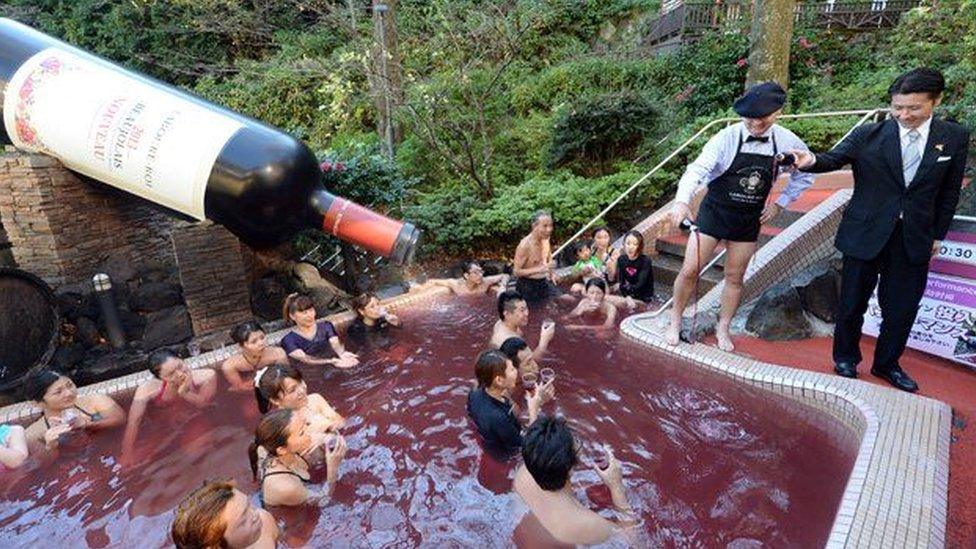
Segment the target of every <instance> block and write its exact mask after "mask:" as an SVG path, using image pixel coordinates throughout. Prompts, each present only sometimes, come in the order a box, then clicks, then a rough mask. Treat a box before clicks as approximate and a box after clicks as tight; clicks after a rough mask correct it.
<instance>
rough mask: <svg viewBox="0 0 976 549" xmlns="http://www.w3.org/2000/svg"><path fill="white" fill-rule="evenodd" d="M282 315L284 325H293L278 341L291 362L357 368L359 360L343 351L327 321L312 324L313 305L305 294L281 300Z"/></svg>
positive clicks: (334, 331) (293, 295)
mask: <svg viewBox="0 0 976 549" xmlns="http://www.w3.org/2000/svg"><path fill="white" fill-rule="evenodd" d="M282 316H283V317H284V319H285V322H286V323H288V324H291V325H294V328H292V331H291V333H289V334H288V335H286V336H285V337H284V338H282V340H281V346H282V347H283V348H284V349H285V353H287V354H288V357H289V358H291V359H292V360H295V361H296V362H300V363H302V364H306V365H308V366H326V365H329V366H335V367H336V368H342V369H346V368H352V367H354V366H357V365H359V357H358V356H356V354H355V353H351V352H349V351H347V350H346V348H345V346H343V344H342V341H340V340H339V332H337V331H336V328H335V326H334V325H333V324H332V323H331V322H329V321H328V320H321V321H319V322H316V321H315V302H314V301H312V298H311V297H309V296H308V295H305V294H298V293H294V294H291V295H289V296H288V297H287V298H285V304H284V307H283V312H282Z"/></svg>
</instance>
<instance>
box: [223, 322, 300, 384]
mask: <svg viewBox="0 0 976 549" xmlns="http://www.w3.org/2000/svg"><path fill="white" fill-rule="evenodd" d="M265 336H266V334H265V333H264V329H263V328H261V325H260V324H258V323H257V322H255V321H253V320H249V321H247V322H244V323H242V324H238V325H237V326H235V327H234V329H233V330H231V332H230V337H231V339H233V340H234V342H235V343H237V344H238V345H240V347H241V352H240V353H239V354H236V355H234V356H232V357H230V358H228V359H227V360H225V361H224V363H223V364H221V365H220V369H221V371H222V372H223V373H224V378H225V379H226V380H227V384H228V385H230V390H231V391H237V392H244V391H250V390H251V389H252V388H253V387H254V381H253V379H245V378H244V376H243V375H242V374H248V373H251V372H256V371H258V370H260V369H262V368H267V367H268V366H270V365H272V364H276V363H281V362H286V361H287V360H288V355H286V354H285V350H284V349H282V348H281V347H278V346H275V345H268V343H267V340H266V339H265Z"/></svg>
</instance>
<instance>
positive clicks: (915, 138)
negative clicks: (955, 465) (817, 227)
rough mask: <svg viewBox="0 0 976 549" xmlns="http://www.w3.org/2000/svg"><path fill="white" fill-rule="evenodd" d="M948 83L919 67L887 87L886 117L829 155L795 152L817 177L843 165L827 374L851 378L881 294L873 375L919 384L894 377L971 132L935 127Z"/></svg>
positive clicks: (940, 123) (948, 217) (910, 387)
mask: <svg viewBox="0 0 976 549" xmlns="http://www.w3.org/2000/svg"><path fill="white" fill-rule="evenodd" d="M944 89H945V78H944V77H943V76H942V73H940V72H939V71H937V70H933V69H927V68H919V69H915V70H912V71H909V72H906V73H905V74H902V75H901V76H899V77H898V78H897V79H895V81H894V83H892V84H891V87H890V88H889V89H888V95H889V98H890V106H891V118H890V119H888V120H885V121H883V122H879V123H876V124H865V125H863V126H858V127H857V128H855V129H854V131H852V132H851V133H850V135H848V136H847V137H846V138H845V139H844V140H843V141H841V142H840V143H839V144H838V145H837V146H836V147H834V148H833V149H831V150H830V151H828V152H824V153H817V154H816V155H814V154H813V153H810V152H809V151H793V152H794V155H795V157H796V167H797V168H799V169H800V170H805V171H808V172H814V173H823V172H829V171H832V170H837V169H839V168H841V167H843V166H846V165H850V166H851V168H852V169H853V171H854V195H853V196H852V197H851V201H850V203H849V204H848V206H847V208H845V209H844V216H843V218H841V222H840V226H839V227H838V228H837V238H836V240H835V241H834V245H835V246H837V249H838V250H840V251H841V252H843V254H844V264H843V274H842V276H841V290H840V303H839V305H838V309H837V316H836V322H837V323H836V325H835V327H834V349H833V358H834V371H835V372H836V373H837V374H838V375H841V376H844V377H857V365H858V363H859V362H861V349H860V341H861V327H862V325H863V323H864V313H865V311H867V307H868V300H869V299H870V298H871V294H872V293H873V292H874V288H875V286H877V287H878V304H879V305H880V306H881V316H882V318H883V320H882V322H881V332H880V333H879V334H878V342H877V345H876V346H875V349H874V362H873V365H872V366H871V373H872V374H873V375H875V376H878V377H880V378H882V379H884V380H886V381H888V382H889V383H891V384H892V385H894V386H895V387H897V388H899V389H902V390H904V391H909V392H914V391H917V390H918V384H917V383H915V381H914V380H913V379H912V378H911V377H909V376H908V374H906V373H905V372H904V370H902V369H901V366H900V365H899V364H898V359H899V358H900V357H901V354H902V352H903V351H904V350H905V344H906V343H907V342H908V336H909V334H910V333H911V330H912V325H913V324H914V323H915V315H916V314H917V313H918V305H919V302H920V301H921V299H922V294H923V293H924V291H925V286H926V283H927V281H928V271H929V260H930V259H931V258H932V257H933V256H934V255H935V254H937V253H938V251H939V248H940V247H941V245H942V239H943V238H945V236H946V233H947V232H948V231H949V225H950V224H951V223H952V217H953V215H954V214H955V211H956V205H957V204H958V203H959V191H960V189H961V187H962V177H963V172H964V170H965V169H966V155H967V153H968V151H969V131H967V130H966V129H965V128H963V127H962V126H960V125H958V124H953V123H952V122H947V121H944V120H938V119H936V118H934V117H933V116H932V113H933V110H934V109H935V107H936V106H938V105H939V103H940V102H941V101H942V91H943V90H944Z"/></svg>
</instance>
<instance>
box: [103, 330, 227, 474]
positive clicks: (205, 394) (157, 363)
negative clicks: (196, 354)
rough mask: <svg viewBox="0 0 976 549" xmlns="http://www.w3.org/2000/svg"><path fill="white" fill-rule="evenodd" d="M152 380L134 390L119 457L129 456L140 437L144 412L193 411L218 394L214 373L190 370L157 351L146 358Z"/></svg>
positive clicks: (169, 353)
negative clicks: (179, 407)
mask: <svg viewBox="0 0 976 549" xmlns="http://www.w3.org/2000/svg"><path fill="white" fill-rule="evenodd" d="M149 373H151V374H152V377H151V378H150V379H149V380H147V381H145V382H143V383H142V384H141V385H139V387H138V388H136V393H135V395H134V396H133V397H132V404H131V405H130V406H129V421H128V423H127V424H126V426H125V435H124V436H123V438H122V455H123V456H126V457H128V456H130V455H131V453H132V450H133V448H134V446H135V442H136V438H137V437H138V435H139V424H140V423H142V418H143V416H145V415H146V410H147V409H148V408H149V406H150V405H152V406H169V405H171V404H184V405H186V404H189V405H190V406H193V407H194V408H203V407H205V406H208V405H209V404H210V403H211V402H212V401H213V397H214V395H215V394H216V393H217V373H216V372H214V371H213V370H211V369H209V368H197V369H195V370H191V369H189V368H188V367H187V366H186V363H185V362H183V359H181V358H180V356H179V355H177V354H176V353H174V352H173V351H171V350H169V349H160V350H158V351H154V352H153V353H152V354H151V355H149Z"/></svg>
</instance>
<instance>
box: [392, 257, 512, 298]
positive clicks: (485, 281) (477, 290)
mask: <svg viewBox="0 0 976 549" xmlns="http://www.w3.org/2000/svg"><path fill="white" fill-rule="evenodd" d="M433 286H441V287H443V288H447V289H449V290H451V291H452V292H454V293H455V294H457V295H469V294H484V293H487V292H488V291H489V290H494V291H495V292H496V293H499V294H500V293H502V292H504V291H505V287H506V286H508V275H507V274H499V275H494V276H485V271H484V270H482V268H481V265H478V262H477V261H472V262H470V263H468V264H467V265H466V266H465V270H464V274H462V275H461V278H460V279H457V278H435V279H431V280H428V281H427V282H425V283H423V284H418V285H415V286H412V287H411V288H410V291H411V292H418V291H420V290H426V289H427V288H431V287H433Z"/></svg>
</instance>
